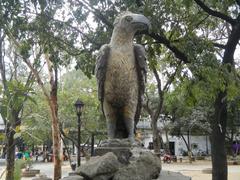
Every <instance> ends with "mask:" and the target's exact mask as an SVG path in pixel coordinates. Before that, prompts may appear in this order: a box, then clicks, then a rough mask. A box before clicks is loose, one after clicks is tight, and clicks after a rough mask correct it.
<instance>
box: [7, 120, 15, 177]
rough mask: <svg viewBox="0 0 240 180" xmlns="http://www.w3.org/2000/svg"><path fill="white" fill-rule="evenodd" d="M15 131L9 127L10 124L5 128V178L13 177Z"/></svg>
mask: <svg viewBox="0 0 240 180" xmlns="http://www.w3.org/2000/svg"><path fill="white" fill-rule="evenodd" d="M14 134H15V132H14V131H13V130H12V129H11V126H10V124H8V125H7V128H6V137H7V138H6V142H7V143H6V148H7V151H6V155H7V167H6V180H13V179H14V162H15V142H14Z"/></svg>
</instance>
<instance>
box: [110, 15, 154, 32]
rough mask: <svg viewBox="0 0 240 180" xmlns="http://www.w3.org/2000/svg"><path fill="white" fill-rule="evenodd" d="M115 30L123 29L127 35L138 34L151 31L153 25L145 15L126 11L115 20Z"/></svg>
mask: <svg viewBox="0 0 240 180" xmlns="http://www.w3.org/2000/svg"><path fill="white" fill-rule="evenodd" d="M114 28H121V29H122V30H124V31H125V32H126V33H131V32H133V33H136V32H143V31H146V30H150V28H151V24H150V21H149V20H148V19H147V18H146V17H145V16H144V15H142V14H135V13H132V12H130V11H126V12H123V13H121V14H120V15H119V16H118V17H117V18H116V19H115V21H114Z"/></svg>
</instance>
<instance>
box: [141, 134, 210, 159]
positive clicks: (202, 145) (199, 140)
mask: <svg viewBox="0 0 240 180" xmlns="http://www.w3.org/2000/svg"><path fill="white" fill-rule="evenodd" d="M142 137H144V138H143V144H144V147H146V148H147V147H148V144H149V142H152V134H151V132H147V131H144V132H142ZM162 138H163V142H166V136H165V135H163V137H162ZM184 138H185V139H186V141H187V136H184ZM168 139H169V142H174V143H175V155H177V156H179V155H181V154H182V151H187V147H186V145H185V143H184V141H183V139H182V138H181V137H176V136H169V137H168ZM190 143H191V144H196V145H197V148H196V149H192V151H193V154H196V153H197V152H198V151H199V150H200V151H204V152H206V150H207V147H206V146H207V145H208V153H209V154H210V153H211V147H210V141H209V138H208V137H207V141H206V136H190Z"/></svg>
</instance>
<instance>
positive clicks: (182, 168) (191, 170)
mask: <svg viewBox="0 0 240 180" xmlns="http://www.w3.org/2000/svg"><path fill="white" fill-rule="evenodd" d="M82 163H84V161H83V162H82ZM4 168H5V166H4V165H1V164H0V174H1V172H2V171H3V170H4ZM162 168H163V170H166V171H175V172H180V173H182V174H184V175H186V176H191V177H192V180H211V177H212V176H211V174H204V173H202V170H203V169H206V168H211V162H210V161H196V162H193V163H192V164H189V163H186V162H183V163H171V164H165V163H163V164H162ZM33 169H40V172H41V173H43V174H45V175H47V176H48V177H51V178H52V176H53V163H43V162H38V163H34V164H33ZM69 172H71V168H70V165H69V162H64V163H63V166H62V177H65V176H67V175H68V173H69ZM239 179H240V165H229V166H228V180H239ZM22 180H32V178H22Z"/></svg>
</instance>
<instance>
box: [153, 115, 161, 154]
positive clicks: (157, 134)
mask: <svg viewBox="0 0 240 180" xmlns="http://www.w3.org/2000/svg"><path fill="white" fill-rule="evenodd" d="M152 130H153V149H154V153H155V154H156V155H158V156H159V157H160V148H161V143H160V142H161V141H160V140H161V137H160V132H159V129H158V128H157V119H152Z"/></svg>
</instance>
